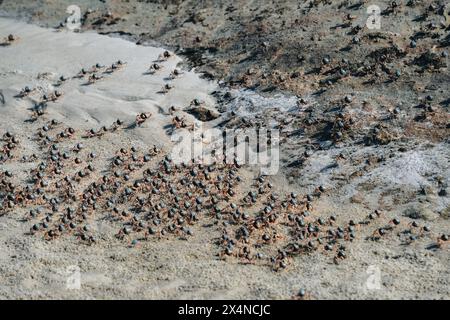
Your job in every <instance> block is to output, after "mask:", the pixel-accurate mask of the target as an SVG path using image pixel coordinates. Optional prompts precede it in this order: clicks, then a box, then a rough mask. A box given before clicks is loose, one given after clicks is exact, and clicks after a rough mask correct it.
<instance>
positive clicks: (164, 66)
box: [0, 1, 450, 300]
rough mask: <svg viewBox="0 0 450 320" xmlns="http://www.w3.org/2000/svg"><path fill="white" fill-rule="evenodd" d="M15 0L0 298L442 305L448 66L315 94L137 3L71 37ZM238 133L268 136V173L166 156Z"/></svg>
mask: <svg viewBox="0 0 450 320" xmlns="http://www.w3.org/2000/svg"><path fill="white" fill-rule="evenodd" d="M59 5H61V6H62V7H64V5H65V4H58V5H57V6H59ZM110 5H111V8H112V9H111V10H112V12H113V16H121V13H122V12H123V11H124V10H125V9H124V8H122V7H121V6H119V5H117V4H115V3H114V4H110ZM116 5H117V7H116ZM139 5H141V4H139ZM18 6H20V4H18ZM24 6H25V5H24ZM137 6H138V5H137ZM49 7H50V8H51V9H52V10H54V12H58V9H57V8H55V7H54V6H53V5H52V4H50V5H49ZM172 9H174V8H172V7H169V8H168V9H167V10H169V11H170V10H172ZM184 9H185V8H183V7H181V8H179V10H180V11H182V12H184V11H183V10H184ZM17 10H18V9H17V8H16V7H14V6H13V4H12V2H9V1H5V3H3V4H0V12H1V13H2V16H3V17H0V40H1V39H3V38H5V40H4V45H2V46H0V90H1V91H0V92H1V93H2V97H3V100H4V101H0V137H2V142H1V144H0V146H2V149H1V150H2V153H1V154H0V155H1V156H2V158H1V161H0V181H1V184H0V298H1V299H314V300H315V299H449V298H450V289H449V288H450V270H449V263H450V252H449V242H448V235H449V230H450V222H449V220H448V217H449V214H450V212H449V208H450V198H449V196H448V191H449V188H448V183H449V177H450V165H449V163H450V161H449V160H450V151H449V150H450V148H449V139H448V138H449V127H448V123H449V122H448V121H449V119H450V118H449V114H448V90H447V89H448V86H449V82H448V77H449V74H448V69H447V66H446V65H445V66H441V67H439V68H438V67H437V68H436V69H434V71H433V72H434V73H433V74H432V75H423V77H431V78H430V79H431V80H429V79H428V80H429V81H430V82H429V83H430V85H434V86H435V91H432V92H431V93H430V92H429V91H427V89H423V90H422V89H420V90H422V91H419V92H416V93H415V95H416V96H413V94H412V93H409V91H406V89H404V88H405V87H408V88H411V87H414V86H418V84H411V83H409V82H408V80H405V82H408V83H403V82H401V81H403V80H399V81H400V83H398V82H395V81H393V82H392V83H391V82H389V81H386V82H384V83H383V84H380V85H379V86H378V85H373V87H370V86H369V87H364V88H363V87H362V84H361V82H364V80H367V79H362V80H361V81H360V79H359V78H357V76H356V75H352V76H350V77H353V78H352V79H348V80H342V81H341V82H338V83H337V84H336V86H337V87H338V88H337V89H336V88H334V87H333V88H329V89H327V91H326V92H325V93H324V95H321V94H317V92H316V90H319V89H320V88H319V87H315V86H314V85H312V84H311V83H312V82H313V81H312V78H309V73H308V71H305V70H302V71H301V73H302V77H304V80H308V81H309V82H308V81H304V84H303V87H299V86H297V85H295V84H290V85H288V84H287V83H286V82H285V81H282V82H283V83H284V85H280V83H279V82H277V81H274V80H273V79H272V80H270V78H271V77H275V74H276V73H277V70H275V69H276V67H274V66H272V67H271V68H272V69H270V68H269V69H267V72H268V73H269V75H267V76H262V75H261V74H260V73H259V71H252V70H250V71H249V68H247V67H245V68H243V69H242V70H241V69H239V68H240V67H236V66H237V65H239V63H237V62H234V61H233V62H230V66H229V67H224V64H222V63H224V62H223V60H222V56H219V55H217V56H214V57H213V58H211V57H210V56H208V54H207V53H205V52H203V54H204V55H205V56H208V58H205V59H207V60H208V61H209V62H208V63H205V62H204V61H203V62H199V61H197V60H196V59H195V57H193V56H192V52H190V50H193V49H192V48H189V46H188V45H186V44H185V43H178V46H176V45H174V43H173V41H175V40H173V39H174V38H177V39H182V38H180V37H178V35H177V36H176V37H175V36H174V37H173V38H172V37H170V36H169V35H170V34H171V33H176V32H178V31H177V30H179V29H176V28H174V29H173V30H167V31H165V32H163V30H160V29H158V30H160V36H149V35H143V34H142V33H140V32H138V31H139V26H138V24H139V22H138V21H139V19H138V18H137V17H136V16H134V15H133V14H132V13H129V16H127V18H126V19H125V18H124V19H123V21H122V22H120V19H119V20H118V21H117V22H116V23H114V24H111V25H108V22H104V25H103V27H99V26H102V24H91V23H92V22H95V21H96V19H94V18H92V16H95V15H100V13H99V12H100V11H101V10H102V9H98V8H97V9H93V11H92V13H90V15H91V18H89V17H87V18H86V19H85V21H84V24H83V26H82V28H81V30H80V31H79V32H73V31H72V30H69V29H67V28H66V27H58V24H57V23H56V21H58V19H57V16H56V15H55V16H44V17H41V18H36V15H34V14H33V13H35V11H33V10H35V9H33V8H27V10H24V9H21V10H22V11H21V12H25V13H26V14H25V13H24V14H23V15H18V14H17ZM84 10H85V8H84V7H83V12H84ZM161 10H162V9H161ZM164 10H166V9H164ZM323 10H325V11H326V10H328V9H326V8H324V9H323ZM349 10H350V9H349ZM405 10H406V9H405ZM408 10H409V9H408ZM411 10H412V9H411ZM414 10H419V8H415V9H414ZM164 12H165V11H164ZM326 12H328V11H326ZM63 13H64V11H63ZM46 14H48V13H46ZM180 14H181V13H180ZM183 14H184V13H183ZM27 17H28V18H27ZM30 17H31V18H30ZM161 17H162V18H161V21H162V20H163V19H165V18H164V17H165V16H164V14H162V15H161ZM110 18H111V17H109V16H108V15H106V16H105V19H106V20H105V21H109V20H108V19H110ZM89 19H91V20H92V21H91V20H89ZM194 20H195V19H194ZM200 21H202V22H203V27H199V26H198V25H197V24H196V23H194V24H193V25H194V26H193V27H192V28H194V30H196V29H195V28H208V21H209V20H208V18H206V20H200ZM29 22H32V23H29ZM132 22H133V23H132ZM221 22H222V23H223V26H222V27H223V28H225V29H226V26H227V24H226V23H225V22H223V21H222V20H221ZM189 23H192V22H189ZM199 23H201V22H199ZM209 23H212V22H209ZM115 25H116V26H117V25H118V26H121V27H122V29H124V30H125V29H126V32H125V31H124V33H126V34H122V35H120V33H118V32H117V31H118V30H110V28H113V27H114V26H115ZM205 25H206V26H205ZM55 26H56V27H55ZM247 27H248V26H247ZM99 28H100V30H99ZM127 28H128V29H127ZM183 28H184V27H183ZM445 30H448V29H445ZM197 31H198V30H197ZM221 32H223V30H222V31H221ZM255 32H256V31H255ZM258 32H259V31H258ZM445 32H447V34H448V31H445ZM211 33H212V32H211ZM139 34H140V35H141V36H139ZM194 34H195V32H194ZM207 34H209V33H208V32H205V35H207ZM8 35H14V39H12V40H11V41H9V40H8V38H7V37H8ZM139 37H140V38H141V39H139ZM205 37H206V36H202V37H201V38H202V41H206V40H204V39H205ZM180 41H181V40H180ZM211 41H212V40H211ZM224 45H225V44H224ZM327 45H328V43H327ZM376 45H378V44H376ZM405 50H406V49H405ZM434 50H435V52H436V55H439V56H441V57H442V63H444V62H445V63H448V58H447V57H445V58H444V56H445V55H444V54H443V53H442V52H444V51H445V46H443V47H439V48H437V47H436V48H435V49H434ZM385 54H387V55H389V53H385ZM411 54H416V53H411ZM212 55H213V54H212ZM417 55H418V56H420V55H421V53H417ZM234 58H235V57H234V56H231V55H230V56H229V59H230V60H233V59H234ZM411 59H412V60H413V58H411ZM263 60H264V59H263ZM263 60H261V61H263ZM336 60H337V58H336V59H333V62H332V63H334V61H336ZM212 61H213V62H212ZM264 61H265V60H264ZM439 61H441V60H439ZM244 63H246V62H244ZM264 63H266V62H264ZM311 64H312V65H314V63H311ZM319 64H321V63H320V62H319ZM262 65H263V63H262V62H261V66H262ZM325 65H326V64H325ZM340 67H341V66H339V65H334V66H332V67H331V66H330V67H329V69H326V68H328V67H327V66H325V67H324V66H322V67H319V69H320V68H322V69H321V70H322V71H320V72H319V74H320V77H321V76H322V75H323V74H326V75H325V76H323V77H328V76H329V75H330V74H333V72H332V71H330V70H334V68H338V69H339V68H340ZM227 68H228V69H227ZM250 68H253V67H250ZM324 68H325V69H324ZM342 68H347V67H342ZM405 68H413V67H412V66H409V65H408V67H405ZM244 69H245V70H246V71H244ZM305 69H309V65H308V67H306V68H305ZM348 69H349V70H350V69H352V67H349V68H348ZM224 70H229V74H228V76H227V75H226V74H227V72H226V71H224ZM358 70H359V69H358ZM411 70H412V69H411ZM411 70H410V69H407V70H405V71H403V73H402V75H403V74H406V75H407V77H410V78H413V77H414V73H413V71H411ZM241 71H242V73H241ZM353 71H354V72H355V73H357V72H362V71H361V70H359V71H356V67H355V70H353V69H352V72H353ZM254 72H255V73H254ZM245 74H247V76H248V78H246V79H244V80H242V79H241V80H242V81H237V80H236V78H238V77H241V76H242V75H245ZM258 74H259V75H258ZM365 76H366V75H365ZM418 76H420V75H418ZM315 77H316V78H318V77H319V75H317V76H315ZM358 77H359V76H358ZM367 77H369V76H367ZM255 79H259V80H261V83H260V84H259V85H257V86H255ZM289 79H292V81H294V80H293V79H295V78H289ZM355 79H356V80H355ZM316 80H317V81H318V83H320V81H321V80H320V79H316ZM422 80H423V83H425V82H426V81H425V80H424V79H422ZM428 80H427V81H428ZM246 81H248V82H246ZM289 81H291V80H289ZM418 82H420V81H418ZM327 85H329V86H331V84H327ZM272 86H275V89H273V90H272V89H270V90H267V88H270V87H272ZM307 87H308V88H307ZM27 88H28V89H27ZM408 90H409V89H408ZM411 90H412V89H411ZM300 91H301V93H300ZM380 92H381V93H380ZM395 92H400V93H399V94H398V96H397V98H398V99H402V102H401V103H399V104H396V103H395V101H396V99H397V98H396V94H395ZM431 95H432V97H429V96H431ZM446 99H447V100H446ZM408 101H409V102H410V104H408ZM413 101H414V103H413ZM446 101H447V103H446ZM417 104H419V107H415V106H416V105H417ZM396 106H398V108H399V110H396V109H395V107H396ZM427 110H428V111H427ZM430 110H431V111H430ZM425 113H426V114H425ZM424 114H425V115H424ZM418 117H424V118H420V119H421V120H420V121H419V120H417V119H418ZM118 120H120V121H118ZM244 128H245V129H246V130H249V131H251V130H253V129H254V128H260V129H261V128H264V129H270V130H276V132H277V133H278V134H279V139H278V138H277V139H272V141H271V143H272V146H276V148H278V149H277V150H278V151H279V167H277V170H276V171H275V172H273V174H269V175H261V174H260V169H261V168H260V166H258V165H248V164H246V163H244V164H242V165H235V164H234V162H233V161H231V163H227V164H225V163H221V162H218V163H216V164H214V165H209V164H207V165H205V164H195V165H183V164H181V163H177V161H176V159H175V158H174V157H175V154H174V152H173V151H174V147H175V146H176V145H177V141H176V137H178V136H179V134H180V133H184V134H190V133H192V132H194V131H195V130H200V131H195V132H202V131H201V130H203V132H204V131H206V130H207V129H217V130H219V132H223V131H225V130H228V131H227V135H228V134H230V135H231V134H233V133H235V132H239V131H238V130H242V129H244ZM260 132H262V131H260ZM215 138H218V136H216V137H215ZM201 139H203V140H202V141H203V142H202V143H203V145H204V146H206V145H209V147H210V148H212V149H215V148H216V147H211V145H212V142H211V141H210V140H208V138H205V137H203V136H201ZM212 140H213V139H212ZM230 144H232V142H230ZM269 145H270V143H269ZM259 147H260V145H259V144H258V148H259ZM261 148H262V147H261ZM255 149H256V147H255ZM216 151H217V153H220V152H221V147H220V148H219V147H217V148H216ZM244 162H245V161H244ZM446 237H447V238H446ZM301 289H304V290H305V291H306V294H305V295H301V296H299V290H301Z"/></svg>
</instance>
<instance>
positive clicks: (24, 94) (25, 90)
mask: <svg viewBox="0 0 450 320" xmlns="http://www.w3.org/2000/svg"><path fill="white" fill-rule="evenodd" d="M35 91H36V89H35V88H33V89H30V87H28V86H27V87H25V88H23V89H22V90H20V92H19V93H18V94H17V95H16V98H24V97H27V96H28V95H30V94H31V93H33V92H35Z"/></svg>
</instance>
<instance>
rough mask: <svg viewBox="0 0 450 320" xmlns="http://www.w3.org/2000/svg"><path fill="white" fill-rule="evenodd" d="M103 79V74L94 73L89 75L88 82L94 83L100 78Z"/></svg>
mask: <svg viewBox="0 0 450 320" xmlns="http://www.w3.org/2000/svg"><path fill="white" fill-rule="evenodd" d="M101 79H103V77H102V76H98V75H97V74H95V73H94V74H92V75H91V76H89V79H88V82H87V84H93V83H95V82H97V81H98V80H101Z"/></svg>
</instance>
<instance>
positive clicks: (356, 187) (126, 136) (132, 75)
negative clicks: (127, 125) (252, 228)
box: [0, 19, 450, 299]
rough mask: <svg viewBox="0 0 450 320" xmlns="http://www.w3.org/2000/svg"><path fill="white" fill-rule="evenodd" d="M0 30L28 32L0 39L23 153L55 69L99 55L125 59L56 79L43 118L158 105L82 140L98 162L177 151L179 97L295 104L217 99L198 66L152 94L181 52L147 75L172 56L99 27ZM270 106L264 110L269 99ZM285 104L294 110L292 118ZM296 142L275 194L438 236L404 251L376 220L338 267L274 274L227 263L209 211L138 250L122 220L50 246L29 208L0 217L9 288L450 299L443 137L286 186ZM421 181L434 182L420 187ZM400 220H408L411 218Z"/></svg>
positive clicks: (0, 269)
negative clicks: (88, 78) (441, 244)
mask: <svg viewBox="0 0 450 320" xmlns="http://www.w3.org/2000/svg"><path fill="white" fill-rule="evenodd" d="M0 30H1V36H3V35H4V36H6V35H7V34H10V33H12V34H15V35H17V36H19V37H20V39H19V40H18V41H17V43H14V44H13V45H11V46H8V47H0V54H1V60H0V89H2V91H3V94H4V96H5V100H6V103H5V104H4V105H0V110H1V117H0V128H1V131H2V132H0V133H2V134H3V133H4V132H5V131H7V130H9V131H12V132H14V133H15V134H17V135H18V136H19V138H20V140H21V141H22V143H21V149H20V152H21V154H27V155H30V154H32V153H33V152H36V153H38V149H37V146H36V144H35V143H34V142H33V141H32V139H31V137H30V133H33V132H35V131H36V130H37V128H38V127H39V124H38V123H29V122H25V121H26V120H27V119H29V117H30V110H29V108H31V107H32V106H33V103H34V102H35V101H36V99H38V98H39V97H40V96H41V94H44V93H46V92H48V91H51V90H53V89H54V88H53V87H52V85H53V84H54V83H56V82H57V79H58V78H59V76H60V75H65V76H67V77H70V76H72V75H75V74H77V73H78V72H79V70H80V69H81V68H89V67H90V66H92V65H94V64H95V63H101V64H104V65H109V64H111V63H113V62H114V61H117V60H118V59H121V60H122V61H126V62H127V65H126V67H125V68H124V69H123V70H120V71H117V72H115V73H114V74H112V75H107V76H105V79H102V80H100V81H98V82H97V83H95V84H93V85H84V83H85V81H84V80H79V79H70V80H68V81H67V82H66V83H64V84H63V85H62V86H61V87H59V88H57V89H58V90H61V91H62V92H63V93H64V95H63V96H62V98H61V99H60V100H58V101H57V102H55V103H52V102H50V103H49V104H48V108H47V115H46V116H45V117H46V119H48V120H50V119H52V118H56V119H58V120H60V121H62V122H64V123H65V124H67V125H71V126H74V127H76V128H84V129H90V128H100V127H101V126H102V125H110V124H111V123H112V122H113V121H114V120H115V119H117V118H121V119H123V120H126V121H128V122H129V121H133V120H134V117H135V115H136V114H137V113H138V112H152V114H153V117H152V118H151V119H150V120H149V121H147V122H146V123H145V124H144V125H143V126H142V127H141V128H137V129H133V130H125V131H121V132H120V133H115V134H111V135H108V136H107V137H106V138H104V139H102V140H98V141H97V140H92V139H91V140H88V141H86V142H84V141H83V143H84V144H85V145H86V149H93V150H95V152H96V153H97V154H98V159H99V160H98V161H99V164H102V163H105V162H106V161H107V159H108V158H109V157H110V156H111V149H112V148H114V149H115V150H117V149H119V148H120V147H129V146H130V145H131V144H134V145H136V146H137V147H139V148H142V149H146V148H150V147H151V146H153V145H155V144H156V145H158V146H160V147H161V148H163V149H164V150H166V151H167V152H168V151H170V148H171V142H170V130H168V129H167V128H168V125H169V124H170V123H171V119H172V117H171V116H169V115H168V114H167V113H168V108H169V107H170V106H172V105H175V106H178V107H179V108H183V107H187V106H188V105H189V104H190V102H191V101H192V99H194V98H199V99H201V100H204V101H205V103H206V105H207V106H209V107H210V108H211V109H213V108H214V109H217V110H222V109H223V110H226V111H230V110H236V109H237V110H238V111H239V112H238V114H239V115H240V116H242V117H249V118H254V117H255V113H257V111H255V110H252V106H253V108H254V109H256V110H258V106H261V109H262V110H265V111H264V112H263V113H265V116H269V115H272V116H273V114H277V112H278V111H277V110H271V108H270V105H281V106H284V107H286V105H289V103H290V102H289V101H291V100H292V97H289V96H278V97H272V98H266V97H263V96H260V95H259V94H255V93H253V92H246V91H242V90H238V91H232V92H231V95H232V96H233V95H234V97H235V99H234V100H232V102H229V101H226V100H225V101H222V102H220V101H219V102H217V101H216V100H215V99H216V98H217V95H211V93H212V92H213V91H214V90H217V89H218V86H217V84H215V83H214V82H208V81H206V80H204V79H201V78H200V77H199V75H197V74H195V73H194V72H193V71H192V70H191V71H187V70H185V71H184V72H185V73H184V74H183V75H182V76H181V77H180V78H179V79H176V80H174V81H173V83H174V86H175V87H174V89H172V90H171V91H170V92H169V93H167V94H165V95H162V94H158V93H157V91H159V90H160V89H161V87H162V86H163V85H164V83H165V80H164V78H165V77H167V76H168V75H169V73H170V71H171V70H173V69H174V68H175V67H176V65H177V63H178V62H180V58H178V57H176V56H174V57H171V58H170V59H169V60H168V61H167V62H164V63H163V65H164V70H163V71H162V72H161V73H159V74H157V75H144V74H143V73H144V72H145V71H146V69H147V68H148V67H149V65H150V64H151V63H152V61H153V60H154V59H156V58H157V57H158V55H159V54H160V53H162V52H163V49H161V48H153V47H148V46H145V47H142V46H136V45H135V44H134V43H131V42H127V41H125V40H122V39H117V38H110V37H106V36H101V35H98V34H95V33H91V32H84V33H81V34H76V33H71V32H68V31H65V30H63V31H60V32H57V31H55V30H51V29H43V28H39V27H36V26H32V25H27V24H25V23H22V22H16V21H14V20H9V19H0ZM27 85H28V86H30V87H37V88H38V90H39V94H36V96H33V95H32V96H31V97H30V98H26V99H16V98H14V95H15V94H17V93H18V92H19V91H20V90H21V89H22V88H23V87H24V86H27ZM223 90H224V91H227V89H223ZM237 99H240V100H241V103H240V104H239V103H236V101H237ZM265 99H269V100H265ZM219 100H220V99H219ZM233 101H234V102H233ZM236 104H238V106H237V105H236ZM266 105H269V107H267V108H264V106H266ZM242 106H244V107H242ZM239 108H240V109H239ZM305 108H306V107H305ZM290 109H291V108H287V109H286V110H285V112H287V113H289V110H290ZM296 112H298V111H296ZM300 112H303V111H302V110H301V111H300ZM179 114H182V115H183V116H185V117H186V118H187V119H188V120H189V121H194V120H193V117H190V116H189V115H188V114H186V113H183V112H181V111H180V112H179ZM282 117H283V116H282ZM288 129H289V127H287V129H286V130H288ZM287 139H288V142H287V143H286V148H285V149H283V150H284V151H285V152H284V153H282V159H283V160H284V164H283V167H282V168H281V170H280V172H279V174H277V175H275V176H273V177H269V180H270V181H272V182H273V184H274V187H275V189H276V191H277V192H278V193H280V194H283V193H285V192H287V193H289V192H291V191H296V192H298V193H300V194H307V193H311V192H312V191H313V190H314V189H315V188H316V187H317V186H319V185H323V186H325V188H326V189H327V192H326V193H325V194H324V195H323V196H322V197H321V198H320V200H318V201H317V204H316V205H315V207H314V210H313V214H314V215H315V216H318V217H319V216H322V217H326V216H328V215H330V214H332V213H334V214H336V215H337V217H338V220H339V221H341V222H343V221H348V220H349V219H354V220H356V221H359V220H361V219H363V218H364V217H365V216H367V214H368V213H370V212H373V210H375V209H381V210H383V211H384V212H385V217H384V222H387V221H389V220H390V219H392V218H393V217H402V215H403V214H404V213H405V210H411V208H413V209H414V210H416V211H419V213H420V214H422V215H423V218H422V219H419V223H421V224H427V225H429V226H430V227H431V229H432V231H433V234H432V235H430V236H426V237H424V238H421V239H419V240H417V241H416V242H414V243H413V244H412V245H409V246H404V245H401V243H400V241H399V239H398V237H396V236H394V235H393V236H392V237H390V238H388V239H382V240H381V241H378V242H373V241H368V240H366V239H365V238H366V236H368V235H370V234H371V233H372V231H373V230H374V228H375V226H371V227H370V228H368V229H364V230H363V231H362V232H361V233H360V234H358V236H357V239H356V240H355V241H353V242H352V243H350V244H349V245H348V255H349V258H348V259H346V260H345V261H343V262H342V263H341V264H334V263H333V259H332V257H330V256H327V255H326V254H325V255H324V254H319V253H314V254H311V255H308V256H301V257H296V258H294V259H293V261H292V264H291V265H290V266H289V267H288V268H287V269H286V270H283V271H280V272H274V271H272V270H271V269H270V268H268V267H267V266H256V265H245V264H241V263H238V261H235V260H233V259H229V261H222V260H219V259H218V257H217V256H216V254H217V253H218V252H219V249H218V247H217V246H216V244H215V239H216V238H218V237H220V230H219V228H218V227H217V226H215V225H212V226H211V225H210V224H209V222H210V221H208V220H206V221H203V222H202V223H200V224H197V225H195V226H194V227H193V231H194V235H193V236H192V237H191V238H189V241H184V240H179V239H175V238H174V239H167V240H161V241H158V240H155V241H147V242H142V243H140V244H139V245H138V246H133V247H130V246H129V243H127V242H126V241H121V240H118V239H116V238H115V237H114V236H113V234H114V230H113V226H112V225H111V224H109V223H108V222H103V221H92V225H93V226H94V228H95V230H96V232H97V233H98V238H99V239H98V241H97V243H96V244H95V245H92V246H86V245H81V244H80V243H79V241H77V239H75V238H73V237H62V238H59V239H56V240H53V241H45V240H44V239H42V238H40V237H37V236H30V235H27V234H26V233H27V232H28V230H29V228H30V223H29V222H23V221H22V220H23V217H24V216H25V214H26V213H25V212H22V211H18V212H13V214H7V215H4V216H2V217H0V243H1V246H0V297H2V298H5V299H11V298H33V299H38V298H47V299H48V298H57V299H59V298H77V299H111V298H138V299H140V298H151V299H153V298H159V299H161V298H162V299H165V298H169V299H179V298H186V299H198V298H201V299H219V298H230V299H249V298H256V299H265V298H275V299H286V298H290V297H292V296H293V295H295V294H296V293H297V292H298V290H299V289H300V288H306V289H307V290H308V292H309V293H310V295H311V297H312V298H319V299H355V298H363V299H372V298H373V299H383V298H399V299H418V298H432V299H442V298H444V299H448V298H449V297H450V291H449V288H450V273H449V272H450V271H449V262H450V255H449V251H448V247H447V248H443V249H440V250H429V249H427V247H428V246H429V245H430V244H433V243H434V242H435V235H439V234H442V233H448V230H449V221H448V208H449V204H450V203H449V199H448V197H442V196H438V195H437V194H436V191H433V190H436V188H437V187H436V186H437V182H436V179H435V177H436V176H440V177H441V179H443V180H444V185H445V184H446V183H448V178H449V166H448V160H449V153H448V143H445V142H442V143H437V144H436V145H433V146H427V144H423V146H420V147H417V148H416V149H415V150H414V151H411V152H407V153H402V154H400V155H398V154H397V152H396V150H397V149H398V146H396V147H392V146H366V147H362V150H359V149H358V148H357V147H354V146H344V147H342V148H340V149H336V150H331V151H327V150H318V151H317V152H315V153H314V154H313V155H312V156H311V157H310V158H309V159H308V162H307V164H306V166H305V167H304V168H302V169H301V170H299V172H298V177H295V178H294V179H296V180H295V181H294V182H293V183H291V184H288V183H286V181H287V178H288V177H287V176H286V175H285V173H286V171H285V170H287V169H286V167H287V164H288V163H289V162H290V161H293V160H295V158H296V157H295V156H296V154H298V153H299V148H301V141H296V142H292V141H291V142H289V139H293V138H292V137H291V138H289V137H288V138H287ZM74 143H75V142H74ZM296 143H297V144H298V145H296ZM406 145H407V144H406ZM339 153H344V154H347V153H348V154H351V158H350V159H348V160H347V161H343V162H341V163H340V164H339V165H338V166H335V162H336V156H338V155H339ZM368 153H369V154H371V155H372V156H373V157H374V158H376V157H377V156H384V155H386V154H387V155H389V154H393V156H392V158H389V157H388V158H387V159H386V160H385V161H381V162H382V164H377V163H376V161H375V164H371V163H370V161H369V164H367V160H368V159H367V154H368ZM1 166H2V170H10V171H12V172H14V173H15V174H16V175H17V176H18V177H19V179H22V180H23V179H24V178H25V176H26V174H25V170H29V169H30V168H31V164H29V163H19V162H17V161H14V162H8V163H6V164H2V165H1ZM363 168H364V169H363ZM405 168H407V170H406V169H405ZM361 170H364V171H365V174H364V175H362V176H358V174H355V172H356V173H357V172H358V171H361ZM240 174H241V175H242V177H243V179H244V181H245V183H248V182H249V181H250V179H251V178H252V177H253V176H254V170H251V168H243V169H242V170H241V172H240ZM291 180H292V178H291ZM291 180H289V181H291ZM291 182H292V181H291ZM422 187H424V188H426V187H429V188H431V190H432V191H431V192H430V193H428V194H425V195H424V196H417V192H418V190H419V189H420V188H422ZM244 191H245V189H243V190H242V192H244ZM406 212H408V211H406ZM446 214H447V215H446ZM402 219H403V220H404V223H405V224H408V223H409V222H410V221H412V219H410V218H403V217H402ZM70 266H78V267H79V268H80V271H81V288H80V289H75V290H69V289H67V286H66V282H67V279H68V273H67V270H68V268H70ZM370 266H374V267H375V268H378V269H379V270H380V276H381V278H380V280H381V283H380V287H379V288H378V289H370V286H369V287H368V286H367V281H368V278H369V276H370V274H369V273H368V270H369V272H370V270H371V269H370Z"/></svg>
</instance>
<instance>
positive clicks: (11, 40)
mask: <svg viewBox="0 0 450 320" xmlns="http://www.w3.org/2000/svg"><path fill="white" fill-rule="evenodd" d="M17 40H19V38H18V37H16V36H15V35H13V34H10V35H8V36H7V37H6V38H4V39H3V42H1V43H0V45H2V46H9V45H11V44H12V43H14V42H16V41H17Z"/></svg>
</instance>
